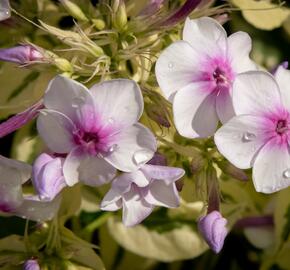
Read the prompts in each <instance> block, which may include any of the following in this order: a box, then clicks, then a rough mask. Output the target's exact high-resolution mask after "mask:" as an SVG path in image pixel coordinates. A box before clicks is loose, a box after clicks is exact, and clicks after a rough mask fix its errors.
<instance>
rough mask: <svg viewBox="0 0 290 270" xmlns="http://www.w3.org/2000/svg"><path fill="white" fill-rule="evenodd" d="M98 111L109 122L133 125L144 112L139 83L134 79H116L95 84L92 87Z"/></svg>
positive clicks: (122, 125) (123, 125)
mask: <svg viewBox="0 0 290 270" xmlns="http://www.w3.org/2000/svg"><path fill="white" fill-rule="evenodd" d="M90 90H91V91H90V92H91V94H92V96H93V98H94V101H95V104H96V107H97V112H98V113H100V114H101V115H102V117H103V121H108V124H112V125H114V123H116V124H117V125H120V126H121V127H127V126H131V125H132V124H134V123H136V122H137V121H138V120H139V118H140V117H141V114H142V112H143V106H144V105H143V97H142V93H141V90H140V88H139V86H138V84H137V83H136V82H134V81H132V80H127V79H116V80H110V81H105V82H102V83H98V84H95V85H94V86H93V87H92V88H91V89H90Z"/></svg>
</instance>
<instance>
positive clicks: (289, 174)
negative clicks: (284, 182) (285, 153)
mask: <svg viewBox="0 0 290 270" xmlns="http://www.w3.org/2000/svg"><path fill="white" fill-rule="evenodd" d="M283 177H284V178H290V169H286V170H285V171H284V172H283Z"/></svg>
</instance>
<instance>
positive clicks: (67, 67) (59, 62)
mask: <svg viewBox="0 0 290 270" xmlns="http://www.w3.org/2000/svg"><path fill="white" fill-rule="evenodd" d="M54 64H55V66H56V67H57V68H59V69H60V70H61V71H63V72H69V73H72V72H73V66H72V65H71V63H70V62H69V61H68V60H66V59H65V58H55V59H54Z"/></svg>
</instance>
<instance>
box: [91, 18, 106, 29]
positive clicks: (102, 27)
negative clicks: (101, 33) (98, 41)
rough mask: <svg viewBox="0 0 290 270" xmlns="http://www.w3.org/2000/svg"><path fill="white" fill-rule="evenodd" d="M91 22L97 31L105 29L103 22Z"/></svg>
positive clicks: (95, 20)
mask: <svg viewBox="0 0 290 270" xmlns="http://www.w3.org/2000/svg"><path fill="white" fill-rule="evenodd" d="M92 22H93V24H94V26H95V27H96V28H97V29H98V30H103V29H104V28H105V27H106V24H105V22H104V21H103V20H101V19H92Z"/></svg>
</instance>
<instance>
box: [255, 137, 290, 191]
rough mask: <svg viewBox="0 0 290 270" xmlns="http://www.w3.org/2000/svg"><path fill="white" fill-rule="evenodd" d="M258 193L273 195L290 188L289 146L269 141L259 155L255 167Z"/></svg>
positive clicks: (273, 140)
mask: <svg viewBox="0 0 290 270" xmlns="http://www.w3.org/2000/svg"><path fill="white" fill-rule="evenodd" d="M253 181H254V185H255V188H256V190H257V191H258V192H263V193H273V192H276V191H279V190H281V189H283V188H286V187H288V186H290V153H289V148H288V145H287V144H277V143H276V141H275V139H272V140H271V141H269V142H268V143H267V144H266V145H265V146H264V147H263V148H262V149H261V151H260V152H259V153H258V155H257V158H256V160H255V162H254V166H253Z"/></svg>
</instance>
